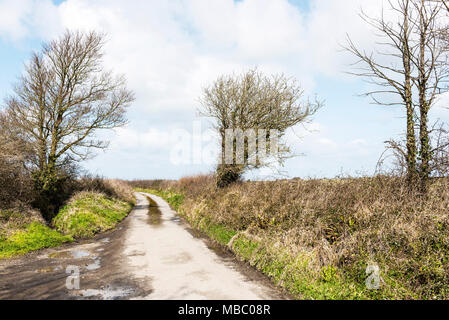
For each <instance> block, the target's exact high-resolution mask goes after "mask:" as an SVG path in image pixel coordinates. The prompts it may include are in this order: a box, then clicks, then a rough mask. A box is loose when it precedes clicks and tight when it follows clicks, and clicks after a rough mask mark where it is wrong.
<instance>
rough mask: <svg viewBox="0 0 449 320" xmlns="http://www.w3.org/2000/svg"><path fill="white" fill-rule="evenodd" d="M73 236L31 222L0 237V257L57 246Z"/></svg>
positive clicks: (9, 256) (71, 239)
mask: <svg viewBox="0 0 449 320" xmlns="http://www.w3.org/2000/svg"><path fill="white" fill-rule="evenodd" d="M71 241H73V238H72V237H70V236H64V235H62V234H61V233H59V232H57V231H55V230H52V229H50V228H49V227H47V226H45V225H43V224H41V223H38V222H33V223H31V224H29V225H28V226H26V227H25V228H24V229H23V230H17V231H15V232H13V233H12V234H11V235H10V236H7V237H6V236H3V237H0V259H3V258H11V257H14V256H17V255H23V254H26V253H28V252H31V251H35V250H39V249H44V248H51V247H57V246H60V245H61V244H63V243H65V242H71Z"/></svg>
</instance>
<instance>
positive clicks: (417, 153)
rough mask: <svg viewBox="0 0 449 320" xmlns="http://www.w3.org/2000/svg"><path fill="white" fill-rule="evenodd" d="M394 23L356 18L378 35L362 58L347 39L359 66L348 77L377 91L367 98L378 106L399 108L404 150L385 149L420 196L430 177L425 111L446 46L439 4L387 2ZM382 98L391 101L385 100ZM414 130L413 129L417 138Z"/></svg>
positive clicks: (436, 89) (440, 81)
mask: <svg viewBox="0 0 449 320" xmlns="http://www.w3.org/2000/svg"><path fill="white" fill-rule="evenodd" d="M389 5H390V9H391V10H392V12H394V13H396V16H397V20H396V21H394V20H393V21H390V20H387V19H386V18H385V16H384V14H383V13H382V15H381V17H380V18H371V17H368V16H367V15H366V14H364V13H363V12H362V14H361V16H362V18H363V19H364V21H366V22H367V23H368V24H370V25H371V26H372V27H374V29H375V30H376V31H378V33H379V36H380V37H381V39H382V40H381V41H380V42H379V43H377V47H376V49H375V53H372V52H371V53H366V52H365V51H362V50H360V49H358V48H357V47H356V45H355V44H354V43H353V41H352V40H351V39H350V38H349V37H348V46H347V50H348V51H349V52H351V53H353V54H354V55H355V56H356V57H357V58H358V59H359V60H358V62H357V63H356V65H357V66H359V68H358V69H356V71H355V72H353V74H356V75H358V76H362V77H366V78H368V79H369V81H370V82H371V83H373V84H375V85H377V86H378V87H380V89H379V90H375V91H372V92H369V93H367V95H368V96H370V97H372V98H373V101H374V102H375V103H377V104H382V105H388V106H391V105H403V106H404V107H405V114H406V139H405V148H403V147H402V143H401V142H397V141H389V142H388V147H389V148H391V149H395V150H396V151H395V153H396V154H398V155H403V156H404V158H405V163H406V166H407V176H408V178H409V181H410V184H411V185H419V187H420V189H421V190H422V191H423V192H426V190H427V184H428V180H429V177H430V175H431V166H430V163H431V162H432V157H433V154H432V146H431V143H430V134H431V130H429V118H428V113H429V110H430V108H431V107H432V106H433V105H434V104H435V102H436V99H437V97H438V95H439V94H440V93H441V90H442V89H443V86H444V83H445V82H446V81H447V79H448V75H449V73H448V68H447V56H448V52H449V51H448V46H447V44H446V43H445V40H444V37H443V36H442V35H443V32H444V30H445V26H444V21H443V20H442V18H444V16H443V15H442V8H443V4H442V3H441V2H435V1H427V0H395V1H389ZM385 94H393V95H394V96H395V97H396V98H393V99H387V98H386V97H385ZM416 129H418V133H419V135H418V137H417V132H416Z"/></svg>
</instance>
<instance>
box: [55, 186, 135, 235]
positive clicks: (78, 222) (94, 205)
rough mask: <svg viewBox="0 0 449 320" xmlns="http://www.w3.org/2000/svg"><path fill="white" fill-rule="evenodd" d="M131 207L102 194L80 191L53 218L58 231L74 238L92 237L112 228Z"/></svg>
mask: <svg viewBox="0 0 449 320" xmlns="http://www.w3.org/2000/svg"><path fill="white" fill-rule="evenodd" d="M131 209H132V204H130V203H128V202H125V201H121V200H118V199H113V198H108V197H107V196H105V195H104V194H101V193H95V192H82V193H80V194H78V195H76V196H75V197H74V198H73V199H72V200H71V201H70V202H69V203H68V204H67V205H66V206H64V207H63V208H62V209H61V211H60V212H59V214H58V215H57V216H56V217H55V218H54V220H53V225H54V226H55V228H56V230H58V231H59V232H61V233H63V234H66V235H70V236H72V237H74V238H77V239H80V238H92V237H93V236H94V235H95V234H97V233H100V232H104V231H107V230H110V229H113V228H114V227H115V226H116V225H117V223H119V222H120V221H122V220H123V219H124V218H125V217H126V216H127V215H128V213H129V212H130V211H131Z"/></svg>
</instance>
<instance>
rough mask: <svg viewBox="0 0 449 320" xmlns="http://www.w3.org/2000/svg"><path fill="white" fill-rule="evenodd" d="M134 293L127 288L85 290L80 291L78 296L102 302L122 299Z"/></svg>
mask: <svg viewBox="0 0 449 320" xmlns="http://www.w3.org/2000/svg"><path fill="white" fill-rule="evenodd" d="M133 292H134V290H133V289H129V288H116V289H113V288H109V287H108V288H105V289H100V290H98V289H87V290H81V291H80V292H79V295H80V296H82V297H86V298H102V299H103V300H115V299H120V298H124V297H126V296H129V295H131V294H132V293H133Z"/></svg>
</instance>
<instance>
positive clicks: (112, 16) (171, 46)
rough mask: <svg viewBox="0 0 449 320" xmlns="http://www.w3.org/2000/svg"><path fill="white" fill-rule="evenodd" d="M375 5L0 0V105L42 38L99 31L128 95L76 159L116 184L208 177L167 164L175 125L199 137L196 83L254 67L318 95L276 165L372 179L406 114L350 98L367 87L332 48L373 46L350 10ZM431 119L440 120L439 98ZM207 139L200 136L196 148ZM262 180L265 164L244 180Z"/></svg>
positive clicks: (307, 174)
mask: <svg viewBox="0 0 449 320" xmlns="http://www.w3.org/2000/svg"><path fill="white" fill-rule="evenodd" d="M383 2H384V1H383V0H376V1H372V0H345V1H341V0H289V1H288V0H239V1H234V0H212V1H211V0H168V1H160V0H132V1H125V0H65V1H51V0H0V105H2V104H3V101H4V99H5V98H6V97H7V96H8V95H9V94H11V93H12V86H13V84H14V83H15V82H16V81H17V78H18V76H20V74H21V72H22V71H23V66H24V63H26V61H27V59H28V58H29V57H30V53H31V52H32V51H33V50H39V49H40V47H41V45H42V43H43V42H45V41H48V40H50V39H54V38H55V37H58V36H59V35H60V34H61V33H62V32H64V30H66V29H70V30H98V31H102V32H106V33H107V35H108V42H107V44H106V46H105V58H104V64H105V67H106V68H107V69H111V70H113V71H114V72H115V73H117V74H124V75H125V76H126V78H127V80H128V87H129V89H131V90H133V91H134V92H135V94H136V101H135V102H134V103H133V105H132V106H131V108H130V109H129V112H128V118H129V124H128V125H127V126H126V127H124V128H120V129H117V130H115V131H113V132H108V133H102V134H101V135H102V136H103V137H105V138H107V139H109V140H110V141H111V143H110V147H109V148H108V149H107V150H105V151H100V152H98V154H97V156H96V157H95V158H94V159H92V160H89V161H88V162H86V163H85V164H84V168H85V169H86V170H87V171H88V172H90V173H92V174H98V175H102V176H105V177H109V178H123V179H151V178H164V179H177V178H180V177H182V176H186V175H193V174H198V173H208V172H211V171H212V170H213V164H211V163H206V162H204V161H203V162H201V163H192V162H191V161H174V158H176V156H174V154H175V155H176V150H175V149H176V146H177V145H178V144H177V141H178V140H177V137H178V135H179V132H181V130H184V131H183V132H186V133H192V134H193V132H194V128H196V127H198V126H199V124H200V125H201V130H202V131H203V132H207V129H208V127H209V123H210V121H209V119H204V118H200V117H199V116H198V113H197V110H198V107H199V101H198V99H199V97H200V96H201V93H202V90H203V88H204V87H206V86H208V85H210V84H211V83H212V82H213V81H214V80H215V79H216V78H217V77H218V76H220V75H223V74H233V73H240V72H243V71H245V70H248V69H249V68H253V67H258V69H259V70H260V71H262V72H264V73H266V74H272V73H284V74H285V75H287V76H289V77H294V78H296V79H297V80H298V81H299V82H300V83H301V85H302V87H303V88H304V91H305V98H306V97H311V98H313V97H315V96H317V97H318V98H319V99H320V100H323V101H325V105H324V107H323V108H321V109H320V110H319V111H318V113H317V114H316V115H315V116H314V117H313V119H312V121H311V123H309V124H307V125H305V126H298V127H295V128H293V129H292V130H290V131H289V132H288V134H287V140H288V142H289V144H290V145H291V146H292V149H293V150H294V152H295V154H297V155H298V156H296V157H294V158H292V159H289V160H288V161H287V162H286V164H285V166H284V168H282V171H283V172H284V173H285V175H286V176H288V177H302V178H322V177H328V178H332V177H335V176H338V175H372V174H374V173H375V169H376V164H377V161H378V160H379V157H380V156H381V154H382V152H383V151H384V141H386V140H389V139H391V138H395V139H397V138H400V137H401V135H402V134H403V132H404V128H405V119H404V118H403V117H402V110H401V108H399V107H382V106H377V105H373V104H371V103H370V100H369V99H368V98H366V97H361V96H360V95H361V94H363V93H364V92H367V91H369V90H371V89H373V87H371V85H369V84H367V83H366V82H364V81H362V80H361V79H359V78H357V77H354V76H351V75H349V74H347V71H350V70H351V63H353V62H354V58H353V57H352V56H351V55H349V54H348V53H347V52H344V51H343V50H342V45H344V44H345V41H346V35H347V34H349V36H350V37H351V39H353V41H354V42H355V43H357V45H358V46H360V47H361V48H364V49H366V50H372V49H373V46H374V43H375V41H376V37H375V34H374V33H373V31H372V30H370V29H369V27H368V26H366V25H365V24H364V23H363V21H362V20H361V19H360V17H359V16H358V13H359V12H360V10H361V9H362V8H363V10H364V11H365V12H366V13H368V14H370V15H378V14H379V13H380V12H381V10H382V6H383ZM387 14H388V12H387ZM447 100H448V99H445V100H444V99H442V101H447ZM432 117H434V118H442V119H443V120H446V119H447V120H449V110H446V109H445V108H444V103H443V102H441V103H440V106H439V107H438V108H436V109H435V111H434V112H433V113H432ZM198 123H199V124H198ZM204 136H205V138H204V139H207V135H204ZM186 141H187V140H186ZM189 141H190V140H189ZM210 144H211V142H210V141H209V142H208V141H207V140H205V141H203V147H204V148H205V149H207V147H208V146H209V145H210ZM271 176H272V173H271V172H269V171H267V170H261V171H258V172H253V173H251V174H250V175H248V177H249V178H254V179H255V178H258V179H263V178H266V177H271Z"/></svg>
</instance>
